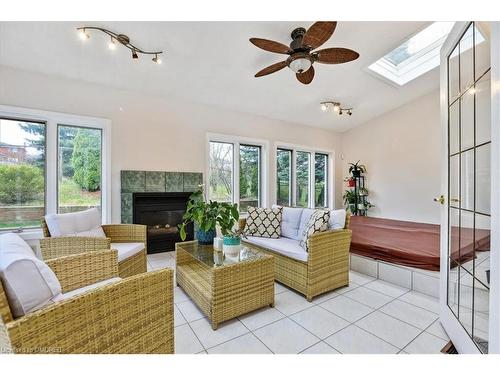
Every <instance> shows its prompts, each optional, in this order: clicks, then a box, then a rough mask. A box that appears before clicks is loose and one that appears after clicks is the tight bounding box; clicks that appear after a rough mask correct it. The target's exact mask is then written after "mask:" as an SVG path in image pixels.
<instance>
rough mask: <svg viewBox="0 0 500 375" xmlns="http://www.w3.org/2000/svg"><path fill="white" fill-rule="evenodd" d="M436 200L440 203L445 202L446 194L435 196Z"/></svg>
mask: <svg viewBox="0 0 500 375" xmlns="http://www.w3.org/2000/svg"><path fill="white" fill-rule="evenodd" d="M434 202H438V203H440V204H444V202H445V198H444V195H443V194H441V195H440V196H439V197H436V198H434Z"/></svg>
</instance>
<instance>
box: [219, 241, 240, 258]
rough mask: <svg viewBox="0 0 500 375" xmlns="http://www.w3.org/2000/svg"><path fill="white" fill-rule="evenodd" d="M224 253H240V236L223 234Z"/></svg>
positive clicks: (230, 254)
mask: <svg viewBox="0 0 500 375" xmlns="http://www.w3.org/2000/svg"><path fill="white" fill-rule="evenodd" d="M223 249H224V254H226V255H228V256H230V257H234V256H237V255H238V254H239V253H240V250H241V238H240V237H235V236H224V240H223Z"/></svg>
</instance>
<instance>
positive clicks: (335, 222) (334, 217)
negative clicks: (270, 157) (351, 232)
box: [328, 209, 346, 229]
mask: <svg viewBox="0 0 500 375" xmlns="http://www.w3.org/2000/svg"><path fill="white" fill-rule="evenodd" d="M345 217H346V212H345V210H344V209H340V210H331V211H330V220H329V221H328V226H329V228H330V229H344V227H345Z"/></svg>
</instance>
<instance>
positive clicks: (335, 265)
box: [240, 208, 351, 302]
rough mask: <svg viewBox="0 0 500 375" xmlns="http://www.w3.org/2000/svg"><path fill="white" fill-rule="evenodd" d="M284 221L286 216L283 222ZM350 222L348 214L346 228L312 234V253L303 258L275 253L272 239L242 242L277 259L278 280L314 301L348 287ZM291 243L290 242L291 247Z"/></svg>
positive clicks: (241, 225) (310, 251)
mask: <svg viewBox="0 0 500 375" xmlns="http://www.w3.org/2000/svg"><path fill="white" fill-rule="evenodd" d="M287 209H288V210H295V208H292V209H291V208H287ZM305 210H307V209H304V211H305ZM309 211H311V210H309ZM309 213H310V212H309ZM283 215H285V212H284V214H283ZM285 219H286V218H285V216H283V220H285ZM349 221H350V216H349V214H348V213H347V214H346V215H345V224H344V228H343V229H331V230H328V231H326V232H321V233H316V234H313V235H312V236H311V237H310V238H309V252H308V253H305V255H303V254H300V256H295V254H294V253H291V252H287V251H285V252H283V251H276V249H273V248H272V247H273V246H272V242H273V240H272V239H271V240H269V239H261V238H258V239H257V238H252V237H247V239H243V240H242V241H243V243H244V244H245V245H246V246H249V247H252V248H254V249H256V250H258V251H260V252H262V253H265V254H269V255H272V256H274V259H275V262H274V264H275V280H276V281H278V282H280V283H282V284H284V285H286V286H288V287H290V288H292V289H294V290H296V291H298V292H300V293H301V294H303V295H304V296H305V297H306V298H307V300H308V301H309V302H311V301H312V299H313V298H314V297H315V296H318V295H320V294H322V293H325V292H328V291H331V290H334V289H337V288H339V287H342V286H347V285H349V249H350V245H351V230H350V229H349ZM245 224H246V219H240V228H244V227H245ZM282 228H283V222H282ZM292 241H293V240H290V243H291V244H292Z"/></svg>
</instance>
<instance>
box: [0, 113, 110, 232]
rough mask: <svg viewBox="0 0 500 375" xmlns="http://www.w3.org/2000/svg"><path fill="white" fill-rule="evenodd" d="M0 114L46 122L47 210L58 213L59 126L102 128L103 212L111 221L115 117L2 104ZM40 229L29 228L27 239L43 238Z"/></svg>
mask: <svg viewBox="0 0 500 375" xmlns="http://www.w3.org/2000/svg"><path fill="white" fill-rule="evenodd" d="M0 117H7V118H8V117H12V118H18V119H23V120H26V121H30V120H32V121H39V122H44V123H45V124H46V125H45V126H46V128H45V160H46V161H45V212H46V213H47V214H51V213H57V126H58V125H74V126H79V127H85V128H94V129H101V130H102V177H103V178H102V181H101V182H102V186H101V202H102V203H101V211H102V222H103V224H106V223H109V222H110V221H111V120H108V119H104V118H98V117H88V116H78V115H72V114H67V113H60V112H51V111H43V110H39V109H31V108H23V107H14V106H6V105H0ZM41 233H42V232H41V230H40V229H39V228H34V229H26V230H24V231H23V232H22V233H21V236H22V237H23V238H24V239H35V238H41Z"/></svg>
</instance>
